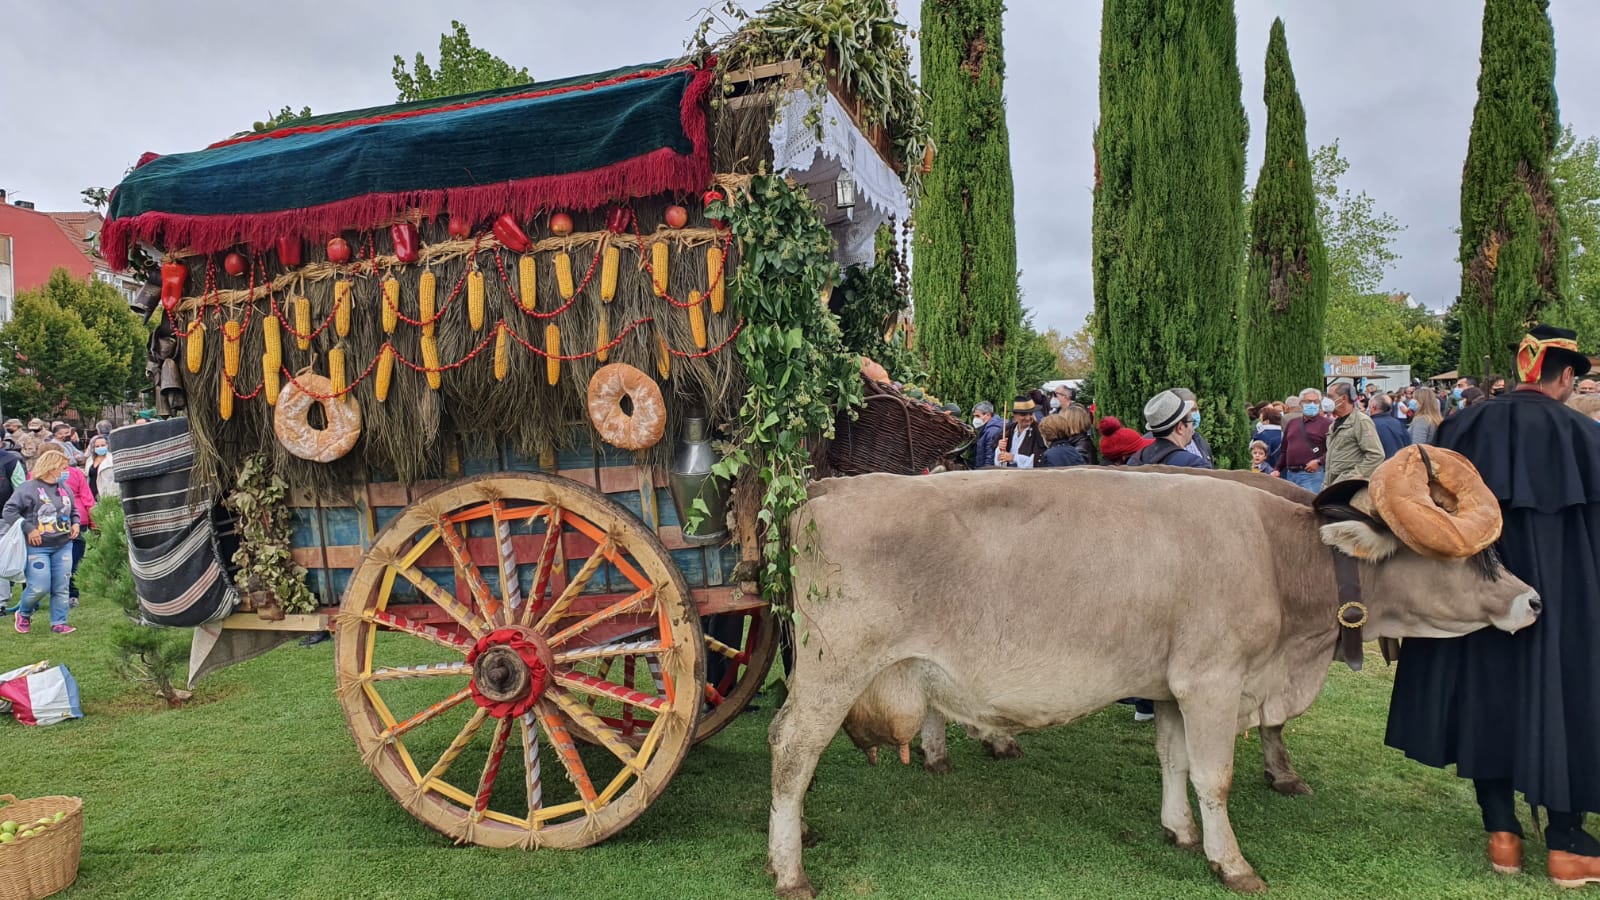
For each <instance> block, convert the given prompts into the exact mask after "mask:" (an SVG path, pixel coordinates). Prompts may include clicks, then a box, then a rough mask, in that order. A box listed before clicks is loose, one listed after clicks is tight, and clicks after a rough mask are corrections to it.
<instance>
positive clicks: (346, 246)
mask: <svg viewBox="0 0 1600 900" xmlns="http://www.w3.org/2000/svg"><path fill="white" fill-rule="evenodd" d="M349 261H350V242H349V241H347V240H345V239H344V238H342V237H336V238H334V239H333V240H331V241H328V262H331V263H347V262H349Z"/></svg>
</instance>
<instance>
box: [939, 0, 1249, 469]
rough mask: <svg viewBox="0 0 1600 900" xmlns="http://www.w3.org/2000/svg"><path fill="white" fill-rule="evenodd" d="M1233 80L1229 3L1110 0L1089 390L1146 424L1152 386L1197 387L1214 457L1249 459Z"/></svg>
mask: <svg viewBox="0 0 1600 900" xmlns="http://www.w3.org/2000/svg"><path fill="white" fill-rule="evenodd" d="M929 89H930V91H931V90H932V85H931V84H930V85H929ZM1240 90H1241V86H1240V80H1239V63H1238V50H1237V35H1236V28H1235V21H1234V12H1233V3H1232V2H1231V0H1105V5H1104V14H1103V16H1102V25H1101V40H1100V124H1099V127H1098V128H1096V130H1095V137H1094V141H1095V163H1096V178H1095V189H1094V295H1095V328H1094V339H1095V375H1096V389H1097V394H1098V395H1097V398H1096V399H1097V400H1098V402H1099V404H1100V406H1101V408H1102V409H1103V410H1104V412H1106V413H1108V414H1111V415H1115V416H1117V417H1119V418H1121V419H1123V420H1124V421H1125V422H1129V423H1142V421H1143V410H1144V404H1145V402H1146V401H1147V400H1148V399H1149V398H1150V397H1151V396H1153V395H1154V394H1156V393H1157V392H1158V391H1162V390H1165V389H1167V388H1172V387H1187V388H1189V389H1190V390H1193V391H1194V392H1195V394H1196V395H1197V396H1198V397H1199V398H1200V408H1201V414H1202V416H1203V417H1204V419H1205V421H1206V422H1207V423H1208V424H1207V426H1206V435H1207V437H1208V438H1209V439H1210V441H1211V445H1212V447H1213V448H1214V449H1215V451H1216V454H1217V463H1218V465H1219V466H1223V467H1229V466H1233V465H1236V464H1239V463H1241V462H1244V461H1247V460H1248V456H1247V454H1246V453H1245V447H1246V437H1247V430H1246V425H1245V419H1244V406H1245V402H1244V401H1245V396H1244V378H1243V366H1242V361H1241V356H1240V351H1239V345H1240V331H1239V319H1238V312H1239V303H1240V284H1241V280H1240V273H1241V264H1242V263H1243V258H1244V257H1243V254H1242V253H1240V252H1238V248H1240V247H1242V246H1244V220H1243V215H1242V209H1241V201H1242V198H1243V195H1244V158H1245V157H1244V149H1245V138H1246V136H1247V133H1248V126H1247V124H1246V122H1245V115H1244V104H1243V102H1242V101H1241V99H1240ZM940 146H941V147H942V146H944V145H943V144H942V143H941V145H940ZM919 296H920V295H919Z"/></svg>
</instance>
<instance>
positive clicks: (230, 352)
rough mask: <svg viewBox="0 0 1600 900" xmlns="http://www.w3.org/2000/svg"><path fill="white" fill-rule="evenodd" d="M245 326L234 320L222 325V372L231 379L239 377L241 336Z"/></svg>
mask: <svg viewBox="0 0 1600 900" xmlns="http://www.w3.org/2000/svg"><path fill="white" fill-rule="evenodd" d="M243 333H244V326H243V325H241V324H239V323H238V322H235V321H233V320H231V319H230V320H228V321H226V322H223V323H222V371H223V372H224V373H226V374H227V376H228V377H229V378H236V377H238V375H239V336H240V335H241V334H243Z"/></svg>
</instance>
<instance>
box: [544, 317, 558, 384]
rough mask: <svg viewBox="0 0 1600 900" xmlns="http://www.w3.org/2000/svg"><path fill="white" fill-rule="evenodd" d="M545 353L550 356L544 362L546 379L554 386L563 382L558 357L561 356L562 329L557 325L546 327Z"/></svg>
mask: <svg viewBox="0 0 1600 900" xmlns="http://www.w3.org/2000/svg"><path fill="white" fill-rule="evenodd" d="M544 352H545V353H547V354H549V355H548V356H546V357H545V360H544V378H545V381H548V382H550V384H551V386H554V385H555V383H556V382H558V381H560V380H561V360H559V359H557V358H556V357H558V356H560V355H561V328H560V326H557V325H555V324H550V325H546V326H545V327H544Z"/></svg>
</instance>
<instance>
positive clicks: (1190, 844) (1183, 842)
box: [1162, 828, 1200, 853]
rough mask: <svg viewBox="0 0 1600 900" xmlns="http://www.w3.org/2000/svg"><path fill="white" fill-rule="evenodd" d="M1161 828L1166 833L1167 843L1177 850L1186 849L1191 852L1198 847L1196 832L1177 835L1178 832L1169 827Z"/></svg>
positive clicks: (1198, 837)
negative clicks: (1183, 835)
mask: <svg viewBox="0 0 1600 900" xmlns="http://www.w3.org/2000/svg"><path fill="white" fill-rule="evenodd" d="M1162 830H1164V831H1165V832H1166V833H1167V843H1169V844H1171V845H1172V846H1174V847H1177V848H1178V849H1179V850H1188V851H1189V852H1191V853H1192V852H1194V851H1196V850H1199V849H1200V836H1199V835H1198V834H1189V835H1187V836H1185V837H1179V836H1178V833H1177V832H1176V831H1173V830H1172V829H1171V828H1166V829H1162Z"/></svg>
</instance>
